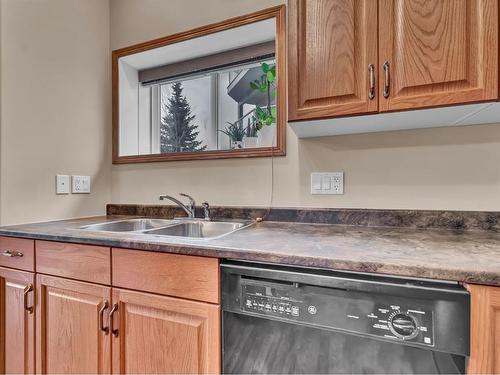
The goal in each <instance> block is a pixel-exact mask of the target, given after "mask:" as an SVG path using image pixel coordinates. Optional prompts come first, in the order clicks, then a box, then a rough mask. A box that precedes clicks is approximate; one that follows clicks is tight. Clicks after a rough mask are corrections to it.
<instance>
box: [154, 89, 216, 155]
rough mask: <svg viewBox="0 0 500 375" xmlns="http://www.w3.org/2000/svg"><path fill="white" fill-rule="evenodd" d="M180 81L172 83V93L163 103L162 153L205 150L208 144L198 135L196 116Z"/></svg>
mask: <svg viewBox="0 0 500 375" xmlns="http://www.w3.org/2000/svg"><path fill="white" fill-rule="evenodd" d="M182 90H183V88H182V84H181V83H180V82H177V83H174V84H173V85H172V94H171V95H170V97H169V98H168V100H167V102H166V103H162V106H163V110H162V113H163V114H164V115H163V116H162V118H161V126H160V151H161V152H162V153H171V152H189V151H204V150H205V149H206V148H207V146H206V145H203V142H202V141H198V140H197V137H198V134H199V133H200V132H199V131H198V125H196V124H194V123H193V120H194V119H195V118H196V116H195V115H193V114H192V113H191V106H190V105H189V102H188V100H187V98H186V97H185V96H184V95H183V94H182Z"/></svg>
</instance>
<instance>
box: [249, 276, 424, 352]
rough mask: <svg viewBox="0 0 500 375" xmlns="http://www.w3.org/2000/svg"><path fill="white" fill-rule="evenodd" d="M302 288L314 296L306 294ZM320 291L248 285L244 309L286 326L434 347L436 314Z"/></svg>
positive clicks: (386, 300)
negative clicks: (306, 327) (316, 327)
mask: <svg viewBox="0 0 500 375" xmlns="http://www.w3.org/2000/svg"><path fill="white" fill-rule="evenodd" d="M301 288H307V289H311V290H308V291H307V293H304V291H303V290H300V289H301ZM317 289H321V288H312V287H303V286H302V287H299V286H297V287H294V286H293V285H292V286H277V285H258V284H254V283H250V284H243V285H241V299H240V308H241V310H242V311H245V312H249V313H252V314H257V315H263V316H268V317H273V318H275V319H280V320H285V321H286V320H288V321H294V322H301V323H303V324H308V325H312V326H318V327H321V328H330V329H334V330H343V331H349V332H352V333H357V334H364V335H370V336H376V337H381V338H385V339H388V340H395V341H406V342H411V343H414V344H420V345H424V346H431V347H432V346H434V327H433V311H432V310H430V309H428V308H426V307H425V306H419V305H418V302H417V301H415V303H414V304H410V303H408V302H407V301H404V299H402V298H397V297H391V296H384V297H382V296H380V295H378V296H376V297H377V298H374V297H375V296H370V295H366V296H365V295H364V293H355V292H350V294H348V293H346V291H344V290H329V291H328V293H324V292H325V291H321V292H323V293H321V292H320V291H319V290H317ZM353 294H354V295H355V298H353V297H354V295H353ZM412 302H413V301H412Z"/></svg>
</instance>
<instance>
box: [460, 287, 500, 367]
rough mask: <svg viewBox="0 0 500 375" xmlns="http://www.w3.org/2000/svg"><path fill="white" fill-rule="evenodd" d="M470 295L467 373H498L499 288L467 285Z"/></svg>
mask: <svg viewBox="0 0 500 375" xmlns="http://www.w3.org/2000/svg"><path fill="white" fill-rule="evenodd" d="M467 289H469V291H470V294H471V348H470V350H471V352H470V359H469V368H468V371H467V372H468V373H469V374H500V287H490V286H483V285H467Z"/></svg>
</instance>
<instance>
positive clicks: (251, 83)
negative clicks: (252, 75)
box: [250, 82, 259, 90]
mask: <svg viewBox="0 0 500 375" xmlns="http://www.w3.org/2000/svg"><path fill="white" fill-rule="evenodd" d="M250 87H251V88H252V89H253V90H258V89H259V85H257V84H256V83H255V82H250Z"/></svg>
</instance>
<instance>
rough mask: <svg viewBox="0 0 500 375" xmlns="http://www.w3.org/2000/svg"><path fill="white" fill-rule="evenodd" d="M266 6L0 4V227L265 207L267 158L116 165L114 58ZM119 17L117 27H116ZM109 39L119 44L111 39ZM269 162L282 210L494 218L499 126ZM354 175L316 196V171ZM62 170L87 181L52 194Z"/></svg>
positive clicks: (241, 1) (6, 0)
mask: <svg viewBox="0 0 500 375" xmlns="http://www.w3.org/2000/svg"><path fill="white" fill-rule="evenodd" d="M278 3H280V1H272V0H210V1H200V0H168V1H167V0H111V2H110V3H108V1H107V0H0V23H1V25H0V42H1V47H0V53H1V60H0V78H1V83H0V108H1V116H0V164H1V170H0V207H1V213H0V220H1V223H2V224H10V223H18V222H31V221H42V220H50V219H63V218H69V217H77V216H86V215H96V214H101V213H103V212H104V206H105V204H106V203H107V202H123V203H155V202H157V201H156V197H157V196H158V195H159V194H160V193H176V192H179V191H185V192H189V193H192V194H193V195H194V196H195V197H197V198H198V199H200V200H201V199H206V200H208V201H210V202H211V203H212V204H221V205H260V206H265V205H267V204H269V202H270V192H271V159H269V158H265V159H249V160H222V161H204V162H175V163H154V164H136V165H122V166H111V161H110V127H109V124H110V99H111V98H110V74H109V73H110V71H109V66H110V64H109V63H110V53H109V48H110V45H109V44H110V42H111V48H113V49H114V48H119V47H124V46H126V45H129V44H132V43H137V42H142V41H144V40H148V39H151V38H155V37H160V36H164V35H168V34H170V33H173V32H177V31H181V30H185V29H188V28H191V27H195V26H200V25H203V24H206V23H210V22H214V21H218V20H221V19H224V18H227V17H231V16H235V15H238V14H241V13H246V12H250V11H253V10H257V9H260V8H264V7H267V6H271V5H275V4H278ZM110 20H111V29H110ZM110 33H111V34H110ZM287 143H288V144H287V147H288V155H287V157H285V158H277V159H275V161H274V163H275V177H274V182H275V194H274V202H273V204H274V205H275V206H310V207H368V208H428V209H467V210H500V125H485V126H475V127H463V128H454V129H430V130H419V131H405V132H392V133H380V134H369V135H355V136H342V137H335V138H323V139H310V140H298V139H297V138H296V137H295V135H294V134H293V132H291V131H288V142H287ZM337 170H344V171H345V173H346V176H345V177H346V187H345V188H346V194H345V195H343V196H311V195H310V194H309V174H310V172H312V171H337ZM57 173H67V174H85V175H91V176H92V194H91V195H68V196H56V195H55V193H54V176H55V175H56V174H57Z"/></svg>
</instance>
